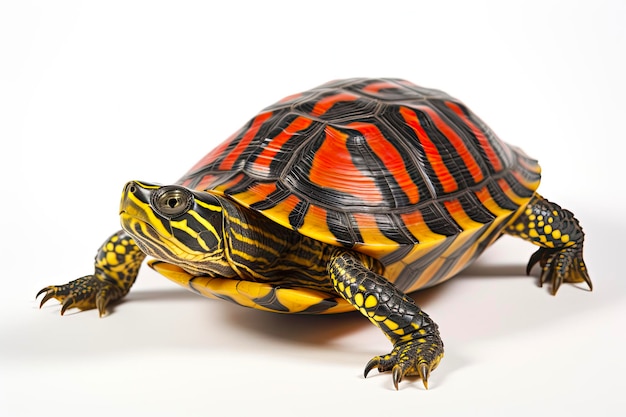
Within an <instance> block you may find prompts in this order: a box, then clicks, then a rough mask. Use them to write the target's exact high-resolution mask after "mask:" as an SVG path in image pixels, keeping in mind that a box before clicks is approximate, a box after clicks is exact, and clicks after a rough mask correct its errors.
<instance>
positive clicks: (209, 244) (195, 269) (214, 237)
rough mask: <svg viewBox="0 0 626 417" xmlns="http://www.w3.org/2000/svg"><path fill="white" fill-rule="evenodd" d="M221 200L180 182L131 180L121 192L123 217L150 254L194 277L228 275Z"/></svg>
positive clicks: (124, 222)
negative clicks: (182, 185)
mask: <svg viewBox="0 0 626 417" xmlns="http://www.w3.org/2000/svg"><path fill="white" fill-rule="evenodd" d="M221 199H222V197H220V196H216V195H213V194H211V193H208V192H201V191H195V190H190V189H188V188H185V187H181V186H179V185H166V186H161V185H156V184H149V183H145V182H139V181H131V182H129V183H128V184H126V186H125V187H124V191H123V193H122V200H121V202H120V220H121V223H122V228H123V229H124V230H125V231H126V232H128V233H129V234H130V235H131V236H132V237H133V238H134V240H135V242H136V243H137V246H139V248H141V250H142V251H143V252H145V253H146V254H147V255H150V256H152V257H154V258H156V259H159V260H161V261H164V262H169V263H172V264H175V265H178V266H179V267H181V268H183V269H184V270H185V271H187V272H189V273H190V274H193V275H211V276H215V275H222V276H223V275H229V272H232V271H231V269H230V267H229V266H228V263H227V261H226V260H225V256H224V208H223V206H222V204H221V203H220V200H221Z"/></svg>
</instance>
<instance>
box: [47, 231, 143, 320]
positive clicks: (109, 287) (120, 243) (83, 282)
mask: <svg viewBox="0 0 626 417" xmlns="http://www.w3.org/2000/svg"><path fill="white" fill-rule="evenodd" d="M145 257H146V255H145V254H144V253H143V252H142V251H141V250H140V249H139V247H137V245H136V244H135V242H134V241H133V239H132V238H131V237H130V236H129V235H128V234H127V233H126V232H124V231H123V230H120V231H119V232H117V233H115V234H114V235H112V236H111V237H109V238H108V239H107V240H106V241H105V242H104V244H103V245H102V246H101V247H100V249H99V250H98V253H97V254H96V258H95V262H94V270H95V271H94V274H93V275H86V276H84V277H82V278H78V279H76V280H74V281H70V282H68V283H67V284H64V285H50V286H48V287H45V288H43V289H42V290H41V291H39V292H38V293H37V297H39V296H40V295H41V294H45V296H44V297H43V299H42V300H41V304H40V305H39V307H41V306H43V305H44V304H45V303H46V302H47V301H48V300H50V299H51V298H55V299H57V300H59V302H61V304H62V307H61V315H63V314H64V313H65V311H66V310H67V309H69V308H78V309H80V310H89V309H93V308H97V309H98V312H99V314H100V317H102V316H103V315H104V314H105V313H106V307H107V305H109V304H111V303H112V302H115V301H117V300H119V299H121V298H122V297H124V296H125V295H126V294H127V293H128V291H129V290H130V287H131V286H132V285H133V283H134V282H135V278H137V273H138V272H139V267H140V266H141V262H142V261H143V259H144V258H145Z"/></svg>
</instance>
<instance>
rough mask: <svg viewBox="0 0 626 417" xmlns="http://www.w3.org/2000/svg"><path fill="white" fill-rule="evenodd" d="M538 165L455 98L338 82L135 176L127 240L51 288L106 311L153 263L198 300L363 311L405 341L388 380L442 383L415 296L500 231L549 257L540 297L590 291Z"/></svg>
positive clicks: (387, 84)
mask: <svg viewBox="0 0 626 417" xmlns="http://www.w3.org/2000/svg"><path fill="white" fill-rule="evenodd" d="M540 179H541V170H540V167H539V165H538V162H537V161H536V160H535V159H533V158H531V157H529V156H527V155H526V154H525V153H524V152H523V151H522V150H521V149H519V148H517V147H515V146H512V145H509V144H507V143H505V142H503V141H502V140H500V139H499V138H498V136H497V135H496V134H495V133H494V132H493V131H492V130H491V129H490V128H489V127H488V126H487V125H486V124H485V123H484V122H483V121H482V120H481V119H480V118H479V117H478V116H476V115H475V114H474V113H473V112H472V111H471V110H470V109H469V108H468V107H467V106H466V105H464V104H463V103H462V102H460V101H459V100H457V99H455V98H453V97H452V96H450V95H448V94H446V93H444V92H443V91H440V90H436V89H430V88H425V87H421V86H418V85H415V84H413V83H411V82H409V81H406V80H403V79H397V78H351V79H340V80H335V81H331V82H328V83H325V84H323V85H321V86H319V87H316V88H313V89H311V90H308V91H305V92H302V93H299V94H295V95H291V96H288V97H286V98H284V99H282V100H280V101H278V102H277V103H275V104H273V105H271V106H269V107H266V108H265V109H263V110H262V111H261V112H260V113H259V114H257V115H256V116H254V117H253V118H251V119H250V120H249V121H248V122H247V123H246V124H245V125H244V126H243V127H241V128H240V129H239V130H237V131H236V132H235V133H234V134H233V135H232V136H230V137H229V138H227V139H226V140H225V141H224V142H223V143H221V144H220V145H219V146H217V147H216V148H215V149H213V150H212V151H210V152H209V153H208V154H206V155H205V156H204V157H203V158H202V159H200V160H199V161H198V162H197V163H196V164H195V165H194V166H193V167H192V168H191V169H190V170H189V171H188V172H187V173H186V174H185V175H183V176H182V177H181V178H180V179H179V180H178V181H177V182H175V183H173V184H170V185H160V184H156V183H150V182H143V181H130V182H128V183H127V184H126V185H125V186H124V188H123V192H122V198H121V203H120V210H119V216H120V220H121V226H122V229H121V230H120V231H118V232H116V233H114V234H113V235H111V236H110V237H109V238H107V239H106V241H105V242H104V243H103V244H102V246H101V247H100V248H99V250H98V252H97V254H96V257H95V267H94V268H95V270H94V273H93V274H92V275H87V276H84V277H82V278H78V279H76V280H73V281H70V282H69V283H67V284H64V285H51V286H47V287H45V288H43V289H42V290H41V291H40V292H39V293H38V294H37V297H39V296H40V295H42V294H44V297H43V299H42V301H41V304H40V307H41V306H43V305H44V304H45V303H46V302H47V301H48V300H50V299H52V298H55V299H57V300H58V301H60V302H61V304H62V307H61V314H63V313H64V312H65V311H66V310H67V309H69V308H74V307H75V308H78V309H80V310H88V309H94V308H95V309H97V310H98V311H99V314H100V316H103V315H105V313H106V309H107V306H109V305H111V304H112V303H114V302H116V301H118V300H120V299H121V298H122V297H124V296H125V295H126V294H127V293H128V292H129V290H130V288H131V286H132V285H133V283H134V282H135V279H136V277H137V275H138V272H139V268H140V266H141V264H142V263H143V261H144V258H145V257H146V256H147V255H148V256H149V257H150V258H151V260H150V261H149V262H148V264H149V265H150V266H151V267H152V268H153V269H155V270H156V271H158V272H160V273H161V274H162V275H164V276H165V277H167V278H169V279H170V280H172V281H174V282H176V283H177V284H180V285H182V286H184V287H186V288H187V289H189V290H191V291H193V292H195V293H197V294H200V295H203V296H206V297H209V298H215V299H222V300H227V301H230V302H234V303H237V304H240V305H242V306H246V307H251V308H255V309H260V310H265V311H272V312H278V313H298V314H327V313H341V312H347V311H354V310H357V311H359V312H360V313H361V314H362V315H363V316H365V317H367V319H369V321H370V322H371V323H373V324H374V325H375V326H377V327H378V328H379V329H380V330H382V332H383V333H384V335H385V336H386V337H387V338H388V339H389V341H390V342H391V344H392V350H391V352H390V353H387V354H382V355H379V356H376V357H374V358H373V359H371V360H370V361H369V362H368V363H367V365H366V367H365V371H364V377H367V375H368V373H369V372H370V371H371V370H372V369H374V368H377V369H378V371H379V372H387V371H390V372H391V375H392V382H393V384H394V386H395V388H396V389H398V384H399V382H401V381H402V379H403V377H405V376H407V375H411V376H417V377H419V378H421V380H422V382H423V384H424V386H425V387H426V388H428V378H429V376H430V375H431V373H432V371H433V370H434V369H435V368H436V367H437V365H438V364H439V363H440V360H441V358H442V357H443V353H444V345H443V342H442V339H441V336H440V333H439V328H438V325H437V324H436V323H435V321H433V319H431V318H430V316H429V315H428V314H427V313H426V312H424V311H423V310H422V309H421V308H420V307H419V306H418V305H417V303H416V302H415V300H414V299H413V298H412V297H410V296H409V295H408V294H410V293H412V292H414V291H416V290H418V289H422V288H428V287H431V286H433V285H435V284H438V283H441V282H444V281H446V280H447V279H449V278H451V277H453V276H455V275H456V274H458V273H459V272H460V271H461V270H463V269H464V268H465V267H466V266H468V265H469V264H471V263H472V262H473V261H474V260H475V259H476V258H477V257H478V256H479V255H480V254H481V253H482V252H483V251H484V250H485V248H487V247H488V246H489V245H490V244H492V243H493V242H494V241H495V240H497V239H498V238H499V237H500V236H502V235H504V234H506V235H512V236H516V237H520V238H522V239H524V240H526V241H529V242H531V243H533V244H535V245H537V246H538V249H537V251H536V252H534V254H533V255H532V256H531V257H530V260H529V262H528V265H527V268H526V273H527V274H529V273H530V272H531V269H532V268H533V266H535V265H536V264H537V263H538V264H539V265H540V269H541V271H540V274H539V282H540V285H541V284H543V283H544V282H547V281H549V282H550V284H551V292H552V293H553V294H556V292H557V290H558V289H559V287H560V285H561V284H562V283H563V282H568V283H583V282H584V283H586V285H587V286H588V287H589V290H590V291H591V290H592V283H591V280H590V278H589V274H588V271H587V267H586V265H585V262H584V260H583V242H584V233H583V231H582V228H581V226H580V224H579V222H578V220H577V219H576V218H575V217H574V215H573V214H572V212H570V211H568V210H566V209H564V208H561V207H560V206H559V205H558V204H556V203H553V202H550V201H548V200H547V199H545V198H543V197H542V196H541V195H540V194H538V193H537V188H538V186H539V182H540Z"/></svg>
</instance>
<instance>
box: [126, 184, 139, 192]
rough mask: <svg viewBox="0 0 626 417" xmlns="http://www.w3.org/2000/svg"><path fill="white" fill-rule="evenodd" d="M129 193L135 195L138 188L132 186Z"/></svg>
mask: <svg viewBox="0 0 626 417" xmlns="http://www.w3.org/2000/svg"><path fill="white" fill-rule="evenodd" d="M128 191H129V192H131V193H133V194H135V191H137V188H136V187H135V186H134V185H131V186H130V188H129V189H128Z"/></svg>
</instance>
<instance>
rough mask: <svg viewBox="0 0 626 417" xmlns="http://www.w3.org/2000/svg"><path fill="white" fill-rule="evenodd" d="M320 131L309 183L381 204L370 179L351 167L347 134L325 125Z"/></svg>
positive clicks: (381, 197)
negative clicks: (320, 137)
mask: <svg viewBox="0 0 626 417" xmlns="http://www.w3.org/2000/svg"><path fill="white" fill-rule="evenodd" d="M324 131H325V133H326V139H325V140H324V141H323V142H322V144H321V146H320V147H319V149H318V150H317V152H316V153H315V155H314V157H313V163H312V165H311V171H310V173H309V179H310V180H311V182H313V183H314V184H316V185H317V186H318V187H322V188H329V189H332V190H335V191H338V192H340V193H345V194H349V195H356V196H358V197H359V198H361V199H362V200H363V201H367V202H370V203H380V202H382V201H383V196H382V195H381V193H380V190H379V189H378V187H377V186H376V183H375V182H374V180H373V179H372V178H371V177H370V176H367V175H364V173H363V172H361V170H360V169H359V168H357V167H356V166H355V165H354V161H353V160H352V157H351V156H350V151H348V147H347V139H348V135H347V134H346V133H344V132H341V131H340V130H337V129H335V128H334V127H332V126H326V127H325V128H324Z"/></svg>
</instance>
